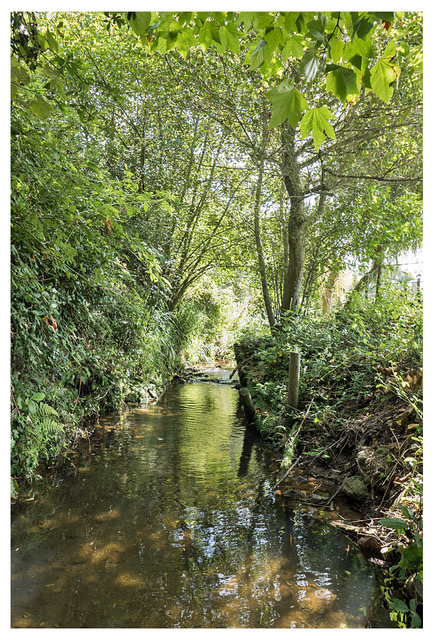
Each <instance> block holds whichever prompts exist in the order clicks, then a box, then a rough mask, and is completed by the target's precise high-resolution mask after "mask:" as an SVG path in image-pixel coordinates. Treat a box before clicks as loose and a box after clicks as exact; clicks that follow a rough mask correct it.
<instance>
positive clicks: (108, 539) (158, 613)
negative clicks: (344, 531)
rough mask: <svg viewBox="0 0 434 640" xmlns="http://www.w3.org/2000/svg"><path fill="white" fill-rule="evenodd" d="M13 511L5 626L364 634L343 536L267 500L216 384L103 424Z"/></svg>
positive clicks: (368, 583)
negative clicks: (64, 468)
mask: <svg viewBox="0 0 434 640" xmlns="http://www.w3.org/2000/svg"><path fill="white" fill-rule="evenodd" d="M98 431H99V432H100V437H99V436H98V438H97V437H96V436H95V438H92V439H91V443H90V450H89V444H88V443H85V444H84V446H83V447H82V450H80V452H78V453H77V454H76V455H75V458H74V465H75V468H74V469H73V473H69V474H66V475H65V474H63V476H57V477H56V478H54V479H52V480H50V482H49V483H47V482H45V483H41V484H40V486H39V487H38V489H37V493H36V496H35V499H34V500H31V501H29V502H20V503H19V504H17V505H15V506H14V509H13V515H12V590H11V598H12V627H27V628H31V627H42V628H51V627H67V628H71V627H72V628H75V627H97V628H101V627H110V628H131V627H136V628H143V627H149V628H174V627H187V628H194V627H199V628H204V627H208V628H227V627H283V628H285V627H286V628H287V627H310V628H319V627H322V628H335V627H345V626H347V627H363V626H364V624H365V621H366V618H367V615H368V611H369V608H370V606H371V601H372V597H373V593H374V589H375V580H374V576H373V574H372V572H371V570H370V568H369V567H368V566H367V565H366V564H365V562H364V560H363V558H362V556H361V555H360V554H359V552H358V551H356V549H355V548H353V549H351V548H349V546H348V539H347V538H345V537H344V536H343V535H340V534H339V533H337V532H336V530H334V529H333V528H331V527H329V525H328V524H327V521H326V520H323V519H321V518H318V516H317V515H316V512H315V510H313V509H311V510H306V508H305V509H303V508H301V507H300V509H296V510H290V511H288V510H285V509H284V507H283V506H282V504H281V503H280V502H279V501H278V499H277V501H276V499H275V497H274V494H272V493H271V492H270V488H271V486H272V484H273V481H272V480H271V475H270V470H269V465H270V460H269V454H268V453H267V452H266V451H265V450H264V449H263V448H261V446H260V443H258V441H257V439H256V437H255V434H254V433H253V434H252V433H251V431H250V430H249V429H247V430H246V428H245V425H244V423H243V421H242V413H240V412H239V409H238V393H237V392H236V391H235V390H234V389H233V388H231V387H230V386H228V385H222V384H209V383H203V382H202V383H195V384H188V385H179V386H175V387H173V388H172V389H170V390H169V392H167V393H166V394H165V395H164V397H163V398H162V400H161V401H160V403H159V404H158V405H157V406H154V407H151V408H147V409H138V410H135V411H131V412H127V413H122V414H112V415H110V416H108V417H106V418H104V419H103V420H102V421H101V425H100V427H98Z"/></svg>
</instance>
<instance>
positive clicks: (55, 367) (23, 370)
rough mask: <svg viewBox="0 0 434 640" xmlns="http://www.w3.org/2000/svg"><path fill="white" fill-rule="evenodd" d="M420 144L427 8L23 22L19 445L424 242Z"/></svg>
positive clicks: (119, 15)
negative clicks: (349, 269) (41, 408)
mask: <svg viewBox="0 0 434 640" xmlns="http://www.w3.org/2000/svg"><path fill="white" fill-rule="evenodd" d="M421 149H422V16H421V14H420V13H418V12H396V13H392V12H379V13H378V12H366V11H364V12H279V11H276V12H266V11H263V12H176V13H175V12H174V13H171V12H25V11H24V12H13V13H11V151H12V160H11V179H12V180H11V195H12V198H11V244H12V247H11V286H12V300H13V302H12V310H11V311H12V313H11V334H12V345H13V346H12V368H13V371H14V373H13V390H14V394H15V396H14V397H15V400H16V402H15V405H14V406H15V408H16V411H17V415H18V417H19V416H21V415H22V414H23V415H22V418H23V419H22V420H21V422H20V421H19V420H18V426H17V429H16V434H15V436H14V437H16V441H17V442H20V441H21V440H20V438H21V439H22V438H23V437H25V438H27V439H30V440H31V438H32V436H31V434H30V432H28V431H26V426H25V418H24V414H25V412H24V407H25V406H27V408H28V407H29V406H30V407H31V406H33V405H32V404H31V403H32V402H33V403H34V402H35V401H34V400H31V398H32V397H33V396H34V395H35V394H40V393H42V391H41V389H42V388H43V389H45V390H46V391H44V397H46V398H48V397H49V396H50V394H51V401H52V404H53V406H55V407H56V411H60V412H62V411H63V412H64V413H63V414H62V415H64V419H65V421H66V422H68V420H69V421H70V422H71V423H73V422H74V421H78V420H79V418H80V416H82V414H83V413H84V412H85V411H88V410H89V406H90V405H89V402H88V400H85V398H87V399H89V397H93V398H94V399H95V402H94V406H95V407H97V406H102V405H104V403H106V405H105V406H106V407H109V406H116V403H117V402H118V401H119V398H121V397H125V396H126V395H128V393H133V392H134V393H135V392H136V390H137V388H138V387H139V386H140V380H143V378H144V377H145V376H149V377H152V376H154V377H155V378H156V379H160V378H161V375H162V374H164V375H169V373H170V372H173V370H174V369H176V367H177V366H178V364H179V361H180V360H179V359H180V357H181V355H183V357H187V356H188V354H189V353H190V352H191V349H192V345H193V344H195V345H198V344H199V342H198V338H197V335H198V334H199V333H202V334H203V335H204V336H205V335H206V336H207V340H208V341H209V343H211V342H212V344H213V350H214V351H213V353H214V355H215V354H216V353H218V352H219V350H220V352H221V351H222V350H223V351H224V349H225V348H226V346H227V344H228V339H229V338H227V334H226V333H225V331H226V329H225V330H223V329H222V323H224V322H226V328H227V327H228V326H230V327H232V328H231V329H230V331H231V332H232V333H231V336H234V335H235V333H234V332H235V331H236V328H234V327H235V325H236V318H237V317H239V318H243V319H244V320H243V322H244V321H245V318H247V317H250V318H254V319H255V320H254V321H255V322H256V321H257V320H258V318H262V319H263V318H266V319H267V320H268V324H269V325H270V326H271V327H273V328H275V327H278V326H280V325H281V324H282V323H283V322H284V321H285V318H286V317H287V316H288V314H289V315H297V314H299V313H300V312H301V311H303V312H306V311H307V310H308V309H318V307H319V305H320V291H321V287H323V285H324V282H326V281H328V280H327V279H330V277H331V274H333V273H335V272H339V271H340V270H341V269H343V268H344V267H345V265H347V264H349V262H351V261H352V262H353V263H357V264H358V265H359V266H362V267H363V268H365V270H367V271H369V272H372V269H373V267H374V266H375V268H376V269H377V271H378V270H379V269H380V267H385V266H387V264H388V263H393V261H394V260H395V259H396V256H397V255H398V254H399V253H400V252H401V251H405V250H408V249H416V248H417V247H419V246H420V245H421V241H422V225H421V203H422V189H421V175H422V169H421V157H422V154H421ZM201 283H202V284H203V286H202V285H201ZM205 284H206V287H205ZM219 301H220V302H219ZM223 318H224V320H223ZM252 321H253V320H252ZM219 323H220V324H219ZM228 331H229V329H228ZM192 336H196V337H195V338H194V339H193V337H192ZM224 336H226V337H224ZM201 344H202V346H201V347H200V349H203V350H205V351H206V349H208V347H205V346H204V343H201ZM223 345H226V346H225V347H224V346H223ZM197 348H199V347H197ZM189 350H190V351H189ZM205 351H202V352H201V353H204V352H205ZM120 353H122V364H121V363H120V360H119V354H120ZM186 354H187V355H186ZM193 357H197V356H193ZM164 375H163V377H164ZM159 376H160V378H159ZM47 389H51V391H47ZM60 389H61V391H60ZM55 396H56V398H57V399H56V400H54V399H53V398H54V397H55ZM100 396H101V397H100ZM36 397H39V398H40V396H38V395H36ZM96 398H98V400H96ZM27 400H28V401H29V402H30V405H25V402H26V401H27ZM39 402H41V400H39ZM95 410H96V409H95ZM80 411H82V413H80ZM65 416H67V417H65ZM59 424H60V422H59ZM23 434H25V436H24V435H23ZM45 435H47V434H45ZM44 437H45V436H44ZM41 438H42V436H41ZM44 442H45V440H44V438H42V440H40V441H38V444H37V446H36V444H35V447H36V449H37V448H38V447H39V450H40V451H44V447H45V446H46V444H44ZM47 442H48V440H47ZM20 446H21V445H19V446H18V445H17V457H16V460H17V462H16V464H17V468H18V467H20V465H21V467H27V468H29V469H31V468H32V465H33V462H34V460H33V459H31V458H28V459H26V458H25V455H26V454H25V453H24V451H25V450H26V447H25V446H24V445H23V446H22V447H21V449H20ZM47 446H48V445H47ZM35 455H37V454H35ZM38 455H39V454H38ZM32 460H33V461H32Z"/></svg>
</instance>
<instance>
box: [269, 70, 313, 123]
mask: <svg viewBox="0 0 434 640" xmlns="http://www.w3.org/2000/svg"><path fill="white" fill-rule="evenodd" d="M267 98H268V99H269V100H270V102H271V103H272V104H273V109H272V115H271V120H270V124H269V127H270V129H272V128H273V127H277V125H279V124H281V123H282V122H284V121H285V120H286V119H287V120H288V121H289V124H290V125H291V127H293V128H294V129H295V128H296V126H297V125H298V123H299V121H300V117H301V114H302V113H303V111H304V110H305V109H307V106H308V104H307V100H306V98H305V97H304V96H303V94H301V93H300V91H297V89H296V88H295V87H294V84H293V83H292V82H291V81H290V80H284V81H283V82H282V83H281V84H280V85H279V86H278V87H276V88H275V89H273V90H272V91H269V92H268V93H267Z"/></svg>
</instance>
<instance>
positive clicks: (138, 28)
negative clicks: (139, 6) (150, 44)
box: [127, 11, 151, 38]
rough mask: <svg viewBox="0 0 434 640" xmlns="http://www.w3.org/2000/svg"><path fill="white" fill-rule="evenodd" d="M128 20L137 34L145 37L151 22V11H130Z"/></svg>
mask: <svg viewBox="0 0 434 640" xmlns="http://www.w3.org/2000/svg"><path fill="white" fill-rule="evenodd" d="M127 20H128V24H129V25H130V27H131V29H132V30H133V31H134V33H135V34H136V36H139V38H144V37H146V36H147V35H148V27H149V25H150V24H151V12H150V11H129V12H128V13H127Z"/></svg>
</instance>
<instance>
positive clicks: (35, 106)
mask: <svg viewBox="0 0 434 640" xmlns="http://www.w3.org/2000/svg"><path fill="white" fill-rule="evenodd" d="M29 108H30V110H31V111H32V113H34V114H35V116H36V117H37V118H41V120H45V118H48V116H49V115H50V113H51V112H52V111H53V107H52V106H51V104H50V103H49V102H47V101H46V100H44V98H43V97H42V96H38V97H37V98H36V100H32V102H30V103H29Z"/></svg>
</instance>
